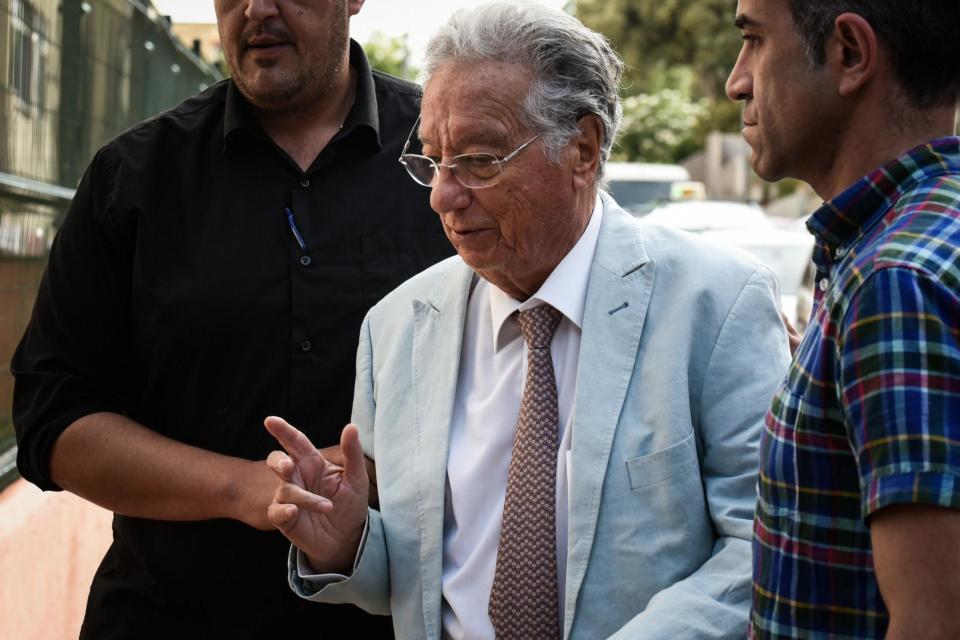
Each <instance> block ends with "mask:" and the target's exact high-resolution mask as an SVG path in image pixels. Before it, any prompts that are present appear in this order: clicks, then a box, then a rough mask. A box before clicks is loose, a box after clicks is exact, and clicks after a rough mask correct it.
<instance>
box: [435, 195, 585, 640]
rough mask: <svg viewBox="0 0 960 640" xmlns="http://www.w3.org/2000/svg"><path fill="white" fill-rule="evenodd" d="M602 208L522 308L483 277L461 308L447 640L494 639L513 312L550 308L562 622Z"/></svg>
mask: <svg viewBox="0 0 960 640" xmlns="http://www.w3.org/2000/svg"><path fill="white" fill-rule="evenodd" d="M602 216H603V208H602V205H601V201H600V198H599V197H598V198H597V201H596V204H595V206H594V210H593V214H592V216H591V218H590V222H589V224H588V225H587V228H586V230H585V231H584V233H583V235H582V236H581V237H580V239H579V240H578V241H577V244H576V245H574V247H573V248H572V249H571V250H570V252H569V253H568V254H567V255H566V257H565V258H564V259H563V260H562V261H561V262H560V264H559V265H557V267H556V269H554V270H553V272H552V273H551V274H550V276H549V277H548V278H547V280H546V282H544V283H543V285H542V286H541V287H540V289H539V290H538V291H537V292H536V293H535V294H534V295H533V296H532V297H531V298H530V299H528V300H527V301H525V302H523V303H522V304H521V303H520V302H518V301H517V300H515V299H513V298H511V297H510V296H509V295H507V294H505V293H504V292H503V291H501V290H500V289H498V288H497V287H495V286H493V285H491V284H490V283H488V282H487V281H485V280H483V279H482V278H480V279H478V281H477V283H476V284H475V286H474V288H473V291H472V292H471V294H470V300H469V303H468V306H467V317H466V326H465V327H464V334H463V353H462V355H461V358H460V371H459V376H458V378H457V395H456V400H455V403H454V409H453V421H452V424H451V431H450V450H449V455H448V458H447V487H446V504H445V509H444V517H443V529H444V535H443V577H442V588H443V610H442V618H443V634H444V637H448V638H453V639H455V640H461V639H464V640H467V639H469V640H479V639H486V638H490V639H491V640H492V639H493V637H494V633H493V626H492V625H491V623H490V618H489V616H488V615H487V602H488V601H489V599H490V589H491V587H492V585H493V574H494V570H495V567H496V560H497V547H498V545H499V542H500V521H501V518H502V514H503V501H504V497H505V496H506V492H507V471H508V468H509V466H510V457H511V453H512V450H513V439H514V435H515V433H516V426H517V416H518V415H519V413H520V399H521V396H522V394H523V385H524V381H525V378H526V369H527V350H526V345H525V344H524V341H523V336H521V334H520V328H519V327H518V326H517V323H516V320H515V318H511V317H510V316H511V314H512V313H513V312H514V311H516V310H523V309H528V308H531V307H535V306H537V305H539V304H543V303H547V304H550V305H552V306H553V307H554V308H556V309H558V310H559V311H560V312H561V313H562V314H563V318H562V319H561V320H560V324H559V325H558V327H557V330H556V333H554V336H553V341H552V342H551V343H550V349H551V355H552V357H553V368H554V372H555V374H556V379H557V397H558V409H559V415H560V422H559V427H560V429H561V430H562V434H561V442H560V448H559V451H558V453H557V505H556V521H557V582H558V584H557V586H558V594H559V600H560V602H559V605H560V619H561V620H563V594H564V585H565V584H566V560H567V511H568V502H569V495H568V477H567V473H568V465H567V461H568V457H569V451H570V441H571V431H572V429H571V424H570V423H571V420H572V418H573V399H574V395H575V392H576V383H577V363H578V361H579V358H580V330H581V327H582V325H583V307H584V302H585V300H586V294H587V280H588V278H589V276H590V266H591V264H592V263H593V255H594V252H595V251H596V246H597V238H598V236H599V234H600V222H601V219H602Z"/></svg>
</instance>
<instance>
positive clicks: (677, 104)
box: [614, 89, 708, 163]
mask: <svg viewBox="0 0 960 640" xmlns="http://www.w3.org/2000/svg"><path fill="white" fill-rule="evenodd" d="M707 104H708V103H707V101H706V100H703V99H701V100H696V101H695V100H691V99H689V98H688V97H687V96H685V95H684V94H683V93H682V92H681V91H679V90H677V89H662V90H660V91H657V92H656V93H641V94H639V95H635V96H630V97H628V98H625V99H624V101H623V126H622V127H621V129H620V138H619V140H618V141H617V146H616V148H615V149H614V154H615V157H616V158H617V159H618V160H640V161H643V162H669V163H673V162H679V161H680V160H683V159H684V158H686V157H687V156H689V155H690V154H691V153H693V152H694V151H696V150H697V148H698V146H699V145H700V144H702V142H701V141H699V140H698V139H697V136H696V133H697V131H698V125H699V124H700V121H701V120H702V119H703V118H704V117H705V116H706V115H707Z"/></svg>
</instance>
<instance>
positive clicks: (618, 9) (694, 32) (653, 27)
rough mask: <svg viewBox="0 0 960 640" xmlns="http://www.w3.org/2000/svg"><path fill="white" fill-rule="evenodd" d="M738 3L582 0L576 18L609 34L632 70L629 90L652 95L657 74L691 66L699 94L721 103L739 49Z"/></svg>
mask: <svg viewBox="0 0 960 640" xmlns="http://www.w3.org/2000/svg"><path fill="white" fill-rule="evenodd" d="M735 13H736V2H734V0H579V1H578V2H577V17H579V18H580V20H582V21H583V23H584V24H586V25H587V26H589V27H590V28H591V29H594V30H595V31H599V32H601V33H603V34H605V35H606V36H607V37H608V38H610V40H611V41H612V42H613V44H614V46H615V47H616V48H617V51H619V52H620V55H622V56H623V58H624V61H625V62H626V63H627V65H628V70H627V80H628V85H629V86H632V87H634V91H637V92H642V91H646V90H648V85H649V83H650V82H652V81H655V79H656V73H657V69H658V68H661V69H662V68H663V67H675V66H688V67H690V68H691V69H692V70H693V72H694V74H695V76H696V78H697V86H696V87H695V88H696V93H697V94H698V95H699V96H704V97H708V98H711V99H716V98H722V97H723V95H724V94H723V85H724V82H725V81H726V77H727V74H728V73H729V72H730V68H731V67H732V66H733V63H734V61H735V60H736V57H737V51H738V49H739V47H740V37H739V33H738V32H737V30H736V29H735V28H734V26H733V21H734V17H735Z"/></svg>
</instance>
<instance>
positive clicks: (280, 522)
mask: <svg viewBox="0 0 960 640" xmlns="http://www.w3.org/2000/svg"><path fill="white" fill-rule="evenodd" d="M299 512H300V510H299V509H297V505H295V504H280V503H277V502H273V503H271V504H270V506H269V507H267V520H269V521H270V522H271V523H272V524H273V526H275V527H276V528H277V529H279V530H280V531H281V533H286V532H287V531H289V530H290V529H292V528H293V526H294V525H295V524H296V523H297V516H298V514H299Z"/></svg>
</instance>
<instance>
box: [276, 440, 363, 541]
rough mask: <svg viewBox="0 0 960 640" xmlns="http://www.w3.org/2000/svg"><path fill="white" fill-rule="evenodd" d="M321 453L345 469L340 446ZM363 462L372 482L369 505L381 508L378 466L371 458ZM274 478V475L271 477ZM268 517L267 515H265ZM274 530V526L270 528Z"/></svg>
mask: <svg viewBox="0 0 960 640" xmlns="http://www.w3.org/2000/svg"><path fill="white" fill-rule="evenodd" d="M320 453H321V454H322V455H323V457H324V458H326V459H327V462H330V463H332V464H335V465H336V466H338V467H341V468H342V467H343V450H341V449H340V445H338V444H335V445H333V446H332V447H324V448H323V449H320ZM363 462H364V464H365V465H366V467H367V478H368V479H369V481H370V484H369V488H368V491H369V500H368V504H369V505H370V508H371V509H379V508H380V493H379V492H378V491H377V465H376V463H375V462H374V461H373V460H371V459H370V458H367V457H364V458H363ZM271 477H272V475H271ZM264 517H266V514H264ZM270 528H271V529H272V528H273V527H272V526H271V527H270Z"/></svg>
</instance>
